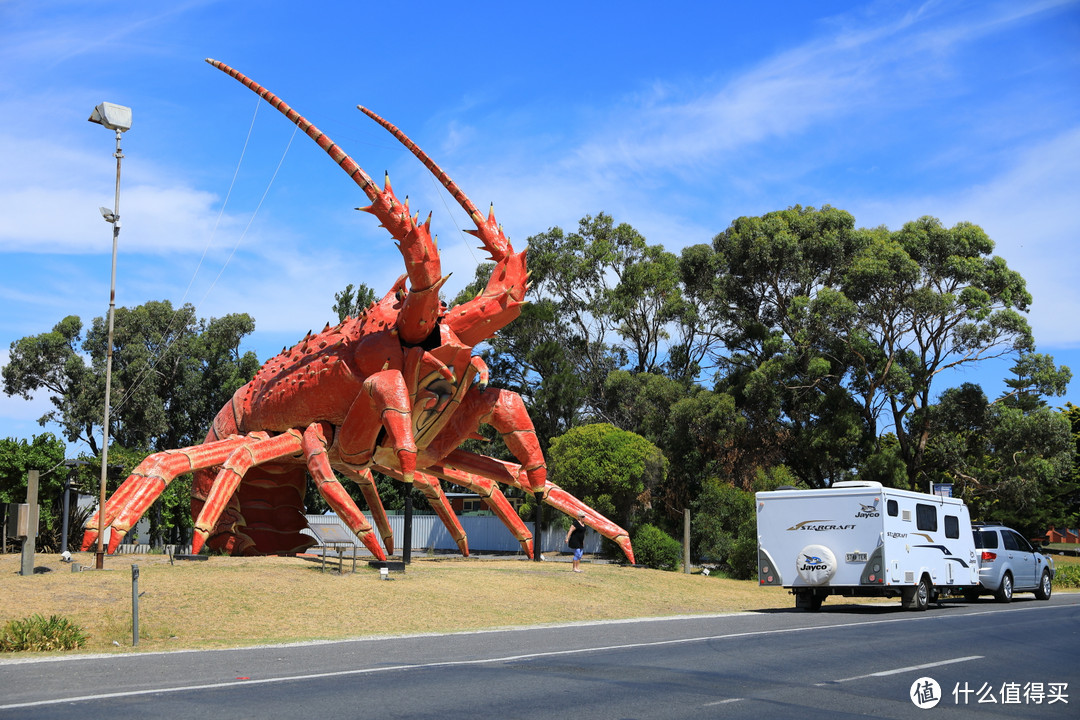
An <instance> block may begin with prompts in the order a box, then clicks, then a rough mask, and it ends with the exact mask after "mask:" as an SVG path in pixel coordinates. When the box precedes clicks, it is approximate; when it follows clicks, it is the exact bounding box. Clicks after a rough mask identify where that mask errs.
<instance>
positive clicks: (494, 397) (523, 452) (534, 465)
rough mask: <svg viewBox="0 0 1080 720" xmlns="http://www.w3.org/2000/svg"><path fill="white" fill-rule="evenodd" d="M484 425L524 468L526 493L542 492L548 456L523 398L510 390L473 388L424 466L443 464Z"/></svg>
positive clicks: (433, 443) (433, 444)
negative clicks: (542, 447)
mask: <svg viewBox="0 0 1080 720" xmlns="http://www.w3.org/2000/svg"><path fill="white" fill-rule="evenodd" d="M480 423H485V424H487V425H490V426H491V427H493V428H495V430H497V431H498V432H499V434H500V435H501V436H502V439H503V442H504V443H505V444H506V447H507V448H508V449H509V450H510V452H512V453H513V454H514V457H516V458H517V459H518V462H519V463H520V465H521V467H522V468H524V470H525V476H526V478H525V486H524V487H523V488H522V489H523V490H525V491H526V492H529V493H533V492H537V491H539V490H541V489H542V488H543V487H544V484H545V483H546V482H547V464H546V463H545V462H544V454H543V453H542V452H541V450H540V442H539V441H538V440H537V438H536V430H535V429H534V428H533V424H532V420H531V419H530V418H529V413H528V411H527V410H526V409H525V402H524V401H523V400H522V399H521V396H520V395H518V394H517V393H514V392H510V391H509V390H493V389H491V388H489V389H487V390H484V391H480V389H479V388H477V387H476V386H472V387H470V388H469V391H468V392H467V393H466V394H465V397H464V398H463V399H462V402H461V405H460V407H459V408H458V410H457V412H456V413H455V414H454V416H453V418H452V420H451V421H450V422H449V423H448V424H447V425H446V427H445V428H444V429H443V431H442V432H440V433H439V434H438V436H436V437H435V438H434V439H433V440H432V441H431V443H430V444H429V445H428V446H427V448H426V449H425V451H424V454H423V459H422V464H423V465H425V466H427V465H437V464H439V463H440V462H441V461H442V459H443V458H444V457H446V456H447V455H449V454H450V453H451V452H453V451H454V450H455V449H456V448H457V447H458V446H459V445H461V443H462V442H464V441H465V440H466V439H467V438H469V437H471V436H472V430H473V429H474V428H476V426H477V425H478V424H480ZM500 482H501V481H500Z"/></svg>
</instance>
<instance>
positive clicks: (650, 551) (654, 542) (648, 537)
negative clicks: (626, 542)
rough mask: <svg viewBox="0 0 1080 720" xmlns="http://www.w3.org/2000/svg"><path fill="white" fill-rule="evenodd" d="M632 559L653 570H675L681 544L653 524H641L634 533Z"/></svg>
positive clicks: (680, 557) (680, 551)
mask: <svg viewBox="0 0 1080 720" xmlns="http://www.w3.org/2000/svg"><path fill="white" fill-rule="evenodd" d="M633 544H634V559H635V560H637V562H638V563H640V564H641V565H644V566H645V567H648V568H652V569H654V570H676V569H678V567H679V562H680V561H681V559H682V545H681V544H680V543H679V541H678V540H676V539H675V538H673V537H671V536H670V535H668V534H667V533H666V532H664V531H663V530H661V529H660V528H658V527H656V526H655V525H648V524H645V525H642V526H641V527H639V528H638V529H637V531H636V532H635V533H634V538H633Z"/></svg>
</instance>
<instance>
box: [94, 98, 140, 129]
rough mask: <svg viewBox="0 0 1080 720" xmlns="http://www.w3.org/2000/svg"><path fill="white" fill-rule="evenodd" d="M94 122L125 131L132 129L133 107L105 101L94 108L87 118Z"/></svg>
mask: <svg viewBox="0 0 1080 720" xmlns="http://www.w3.org/2000/svg"><path fill="white" fill-rule="evenodd" d="M87 120H89V121H90V122H92V123H97V124H98V125H104V126H105V127H107V128H109V129H110V130H115V131H117V132H125V131H127V130H130V129H131V108H129V107H125V106H123V105H117V104H116V103H110V102H103V103H101V104H99V105H98V106H97V107H96V108H94V112H92V113H90V117H89V118H87Z"/></svg>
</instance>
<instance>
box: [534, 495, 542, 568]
mask: <svg viewBox="0 0 1080 720" xmlns="http://www.w3.org/2000/svg"><path fill="white" fill-rule="evenodd" d="M534 497H535V498H536V510H535V512H534V513H533V560H535V561H536V562H540V561H541V560H543V559H544V494H543V493H536V495H535V496H534Z"/></svg>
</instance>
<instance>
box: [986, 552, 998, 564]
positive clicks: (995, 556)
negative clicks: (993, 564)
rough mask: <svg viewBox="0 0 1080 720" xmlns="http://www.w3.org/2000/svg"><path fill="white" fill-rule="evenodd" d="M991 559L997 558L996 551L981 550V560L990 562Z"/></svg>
mask: <svg viewBox="0 0 1080 720" xmlns="http://www.w3.org/2000/svg"><path fill="white" fill-rule="evenodd" d="M991 560H997V553H992V552H989V551H987V550H983V553H982V561H983V562H990V561H991Z"/></svg>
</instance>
